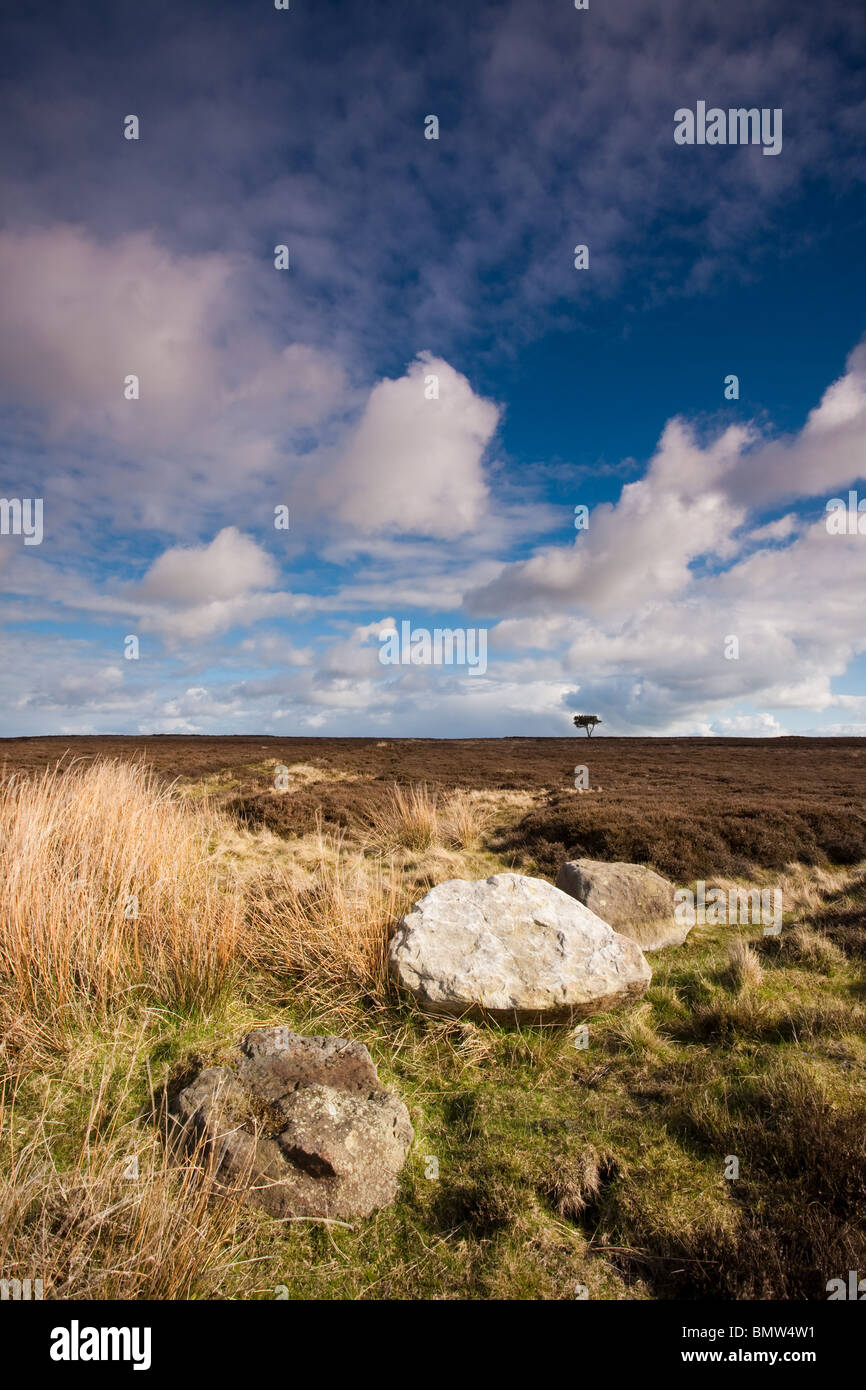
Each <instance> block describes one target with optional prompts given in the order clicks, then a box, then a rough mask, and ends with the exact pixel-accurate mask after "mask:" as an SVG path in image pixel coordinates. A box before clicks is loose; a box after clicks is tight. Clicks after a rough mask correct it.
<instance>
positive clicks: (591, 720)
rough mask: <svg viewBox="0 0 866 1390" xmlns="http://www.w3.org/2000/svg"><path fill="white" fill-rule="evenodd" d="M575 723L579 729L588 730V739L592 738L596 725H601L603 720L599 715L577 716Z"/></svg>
mask: <svg viewBox="0 0 866 1390" xmlns="http://www.w3.org/2000/svg"><path fill="white" fill-rule="evenodd" d="M574 722H575V724H576V725H577V727H578V728H579V729H586V736H587V738H592V731H593V729H594V728H595V726H596V724H600V723H601V720H600V719H599V717H598V715H597V714H576V715H575V716H574Z"/></svg>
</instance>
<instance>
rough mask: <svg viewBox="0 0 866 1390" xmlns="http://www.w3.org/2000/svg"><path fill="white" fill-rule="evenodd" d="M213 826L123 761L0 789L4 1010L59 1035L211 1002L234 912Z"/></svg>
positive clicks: (225, 964) (231, 954)
mask: <svg viewBox="0 0 866 1390" xmlns="http://www.w3.org/2000/svg"><path fill="white" fill-rule="evenodd" d="M208 833H209V832H208V822H207V821H206V820H204V819H203V816H202V814H201V813H196V812H194V811H192V810H190V809H188V808H186V807H184V806H183V805H181V804H180V802H179V800H178V799H177V798H176V797H175V795H174V794H173V793H172V791H171V789H170V788H169V789H166V788H165V787H161V786H160V785H159V784H157V783H156V782H155V780H154V779H153V777H152V775H151V774H150V773H148V772H146V771H143V770H142V769H140V768H138V769H137V768H135V767H134V766H131V765H129V764H123V763H119V762H106V763H99V764H95V765H91V766H89V767H86V768H80V767H76V766H74V765H73V766H70V767H67V768H66V769H65V770H63V769H62V768H61V769H55V770H53V771H49V772H46V773H43V774H42V775H41V776H40V777H38V778H35V779H33V780H30V781H17V780H15V779H12V780H11V781H9V782H7V783H6V784H5V785H4V786H3V787H2V789H0V1007H2V1008H3V1011H4V1013H5V1014H6V1016H7V1017H9V1016H12V1017H19V1018H20V1017H21V1016H22V1015H24V1016H30V1017H32V1018H34V1019H35V1020H38V1021H39V1023H40V1025H42V1026H44V1025H46V1024H47V1023H50V1026H51V1027H52V1028H54V1029H60V1030H62V1031H66V1030H68V1029H70V1028H72V1027H80V1026H82V1025H84V1024H85V1023H86V1022H87V1021H88V1020H90V1019H92V1018H93V1017H94V1016H98V1015H104V1014H106V1013H107V1012H109V1011H110V1010H112V1009H114V1008H117V1007H118V1006H120V1005H124V1006H127V1005H129V1004H131V1003H132V1002H134V998H135V996H136V995H141V996H144V995H147V996H150V997H156V998H158V999H159V1001H160V1002H161V1003H162V1004H164V1005H167V1006H168V1007H170V1008H176V1009H181V1010H187V1011H188V1010H190V1009H195V1008H199V1007H203V1006H206V1005H208V1004H209V1003H211V1002H212V1001H213V1000H214V999H215V998H216V997H217V996H218V995H219V994H220V992H221V991H222V990H223V989H224V988H225V986H226V985H227V983H228V981H229V979H230V976H231V973H232V970H233V966H234V962H235V956H236V949H237V944H238V939H239V933H240V929H241V923H242V903H241V901H240V898H239V897H238V896H237V895H235V894H233V893H232V892H231V891H226V889H225V886H224V885H223V884H222V883H221V882H220V879H219V876H218V875H217V873H216V872H215V869H214V865H213V862H212V858H211V853H210V849H209V845H208Z"/></svg>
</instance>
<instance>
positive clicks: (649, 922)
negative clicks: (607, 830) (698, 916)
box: [556, 859, 690, 951]
mask: <svg viewBox="0 0 866 1390" xmlns="http://www.w3.org/2000/svg"><path fill="white" fill-rule="evenodd" d="M556 886H557V888H561V889H562V891H563V893H569V894H570V895H571V896H572V897H573V898H576V899H577V901H578V902H580V903H583V904H584V906H585V907H588V908H589V909H590V911H591V912H596V913H598V916H599V917H603V918H604V920H605V922H609V923H610V925H611V926H612V927H613V929H614V931H617V932H620V933H621V934H622V935H623V936H630V937H631V939H632V940H633V941H636V942H637V943H638V945H639V946H640V948H641V950H643V951H658V950H660V949H661V948H662V946H681V945H682V943H683V942H684V941H685V939H686V937H687V936H688V934H689V930H690V924H688V923H684V922H677V921H676V920H675V919H674V891H675V890H674V885H673V884H672V883H669V882H668V880H667V879H666V878H662V876H661V874H657V873H655V872H654V870H652V869H648V868H647V867H646V865H645V864H624V863H611V864H607V863H605V862H604V861H603V860H600V859H573V860H572V861H571V862H570V863H568V864H563V866H562V868H561V869H560V871H559V877H558V878H557V880H556Z"/></svg>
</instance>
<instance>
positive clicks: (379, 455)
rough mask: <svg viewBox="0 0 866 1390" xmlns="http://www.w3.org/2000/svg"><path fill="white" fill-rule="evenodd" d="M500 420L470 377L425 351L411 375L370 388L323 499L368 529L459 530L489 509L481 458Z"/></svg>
mask: <svg viewBox="0 0 866 1390" xmlns="http://www.w3.org/2000/svg"><path fill="white" fill-rule="evenodd" d="M434 391H435V392H436V393H437V394H436V395H435V396H434V395H433V392H434ZM498 418H499V411H498V408H497V407H496V405H495V404H494V403H493V402H492V401H489V400H485V399H484V398H483V397H481V396H478V395H476V393H475V392H474V391H473V390H472V387H471V386H470V384H469V382H468V381H467V379H466V377H465V376H462V375H461V374H460V373H459V372H457V371H455V369H454V368H453V367H452V366H451V365H450V364H449V363H448V362H445V361H443V360H442V359H441V358H437V357H434V356H433V355H432V354H431V353H429V352H422V353H420V354H419V356H418V357H417V359H416V360H415V361H414V362H413V363H412V364H411V365H410V367H409V369H408V371H407V372H406V373H405V375H404V376H402V377H399V378H398V379H397V380H387V379H386V380H384V381H380V382H379V383H378V384H377V385H376V386H375V387H374V388H373V390H372V391H371V392H370V396H369V399H368V401H367V404H366V406H365V409H364V413H363V415H362V417H361V419H360V421H359V423H358V425H357V428H356V429H355V430H354V431H353V432H352V434H351V436H350V437H349V438H348V440H347V441H346V443H345V445H344V446H343V448H342V449H341V451H340V455H339V459H338V463H337V466H336V467H335V469H334V470H333V473H332V474H331V476H330V477H329V478H328V479H327V480H326V481H325V483H324V484H323V487H322V495H323V498H330V499H331V500H332V505H333V508H334V511H335V514H336V515H337V516H338V517H339V519H340V520H341V521H343V522H346V523H348V524H350V525H352V526H354V527H358V528H360V529H361V530H362V531H364V532H371V533H375V532H383V531H391V532H394V531H398V532H403V533H416V534H419V535H424V536H437V537H443V538H451V537H456V536H460V535H462V534H464V533H465V532H467V531H469V530H470V529H472V528H473V527H476V526H477V525H478V523H479V521H480V520H481V516H482V514H483V509H484V506H485V503H486V501H487V484H486V482H485V479H484V473H483V469H482V459H483V456H484V452H485V450H486V449H487V446H488V445H489V443H490V441H491V438H492V437H493V433H494V431H495V429H496V425H497V421H498Z"/></svg>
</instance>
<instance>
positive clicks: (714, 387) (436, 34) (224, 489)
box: [0, 0, 866, 736]
mask: <svg viewBox="0 0 866 1390" xmlns="http://www.w3.org/2000/svg"><path fill="white" fill-rule="evenodd" d="M756 10H757V12H756ZM3 29H4V32H3V35H2V39H3V42H2V44H0V53H2V58H0V121H2V128H3V130H4V140H3V141H2V142H0V181H2V198H0V281H2V285H3V293H2V296H0V300H2V306H0V430H2V435H3V438H2V450H0V496H2V497H4V498H6V499H15V498H18V499H26V498H41V499H42V500H43V509H44V534H43V537H42V540H41V543H40V544H38V545H26V544H25V543H24V540H25V538H24V537H23V536H21V535H16V534H14V533H13V534H7V535H0V586H2V592H3V607H2V630H0V641H2V648H3V661H2V674H0V683H2V684H0V696H2V709H3V719H2V727H0V732H2V733H3V734H5V735H13V734H36V733H75V732H81V733H94V732H95V733H98V732H106V733H113V732H131V733H137V732H142V733H149V732H173V731H176V732H186V731H188V732H203V733H245V732H259V731H260V732H270V733H274V734H286V735H289V734H309V733H319V734H322V735H327V734H338V735H353V734H357V735H360V734H375V735H377V736H378V735H387V734H390V735H394V736H398V735H411V736H423V735H443V736H445V735H448V736H454V735H466V736H470V735H478V736H481V735H498V734H508V733H523V734H559V733H566V732H568V731H569V729H570V727H571V715H572V713H574V712H575V711H584V710H591V711H594V712H597V713H598V714H600V715H601V716H602V718H603V719H604V726H603V731H606V732H609V733H622V734H656V733H658V734H662V733H673V734H708V735H713V734H714V735H725V734H737V735H739V734H746V735H750V734H753V735H762V734H781V733H786V732H792V733H805V732H817V733H828V734H832V733H861V734H866V684H864V676H866V667H864V653H866V625H864V623H863V619H862V607H863V600H862V596H863V592H864V579H866V518H864V534H863V535H860V534H853V535H831V534H829V532H828V530H827V526H826V522H825V506H826V502H827V501H828V499H830V498H832V497H837V496H842V497H846V498H847V495H848V491H849V490H851V489H853V490H857V489H859V494H858V495H859V496H860V497H863V498H866V450H864V440H866V348H864V347H863V346H862V342H863V339H864V334H866V274H864V269H863V257H862V247H863V244H864V232H866V154H864V142H863V134H864V129H866V96H864V92H866V86H864V80H863V77H864V58H866V16H864V14H863V13H862V11H860V10H858V9H857V8H855V7H851V6H848V5H846V4H839V3H830V4H827V5H823V6H821V7H818V6H806V5H802V6H791V5H790V4H783V3H764V4H761V5H760V6H758V7H755V6H754V4H753V3H752V0H749V3H742V2H741V0H734V3H732V4H726V5H725V6H723V7H720V6H717V5H713V4H709V3H703V0H697V3H696V2H695V0H654V3H644V0H636V2H635V3H632V0H622V2H621V3H618V4H609V3H608V4H601V3H600V0H598V3H597V2H596V0H590V8H589V9H588V10H584V11H576V10H575V9H574V8H573V6H570V5H569V4H568V3H566V0H543V3H542V0H534V2H533V0H511V3H500V2H499V0H497V2H496V3H488V2H487V0H479V3H478V4H477V5H473V6H471V7H469V6H465V5H463V4H459V5H458V4H456V3H451V2H450V0H447V2H446V3H441V4H439V5H436V6H429V7H426V6H414V5H413V6H408V5H406V4H405V3H401V4H392V3H390V0H381V3H378V4H377V5H376V6H369V5H365V4H362V3H360V0H355V2H354V3H348V2H347V0H332V3H321V0H319V2H318V3H315V4H314V3H312V0H307V2H305V0H291V7H290V9H289V10H288V11H277V10H275V9H273V8H268V6H267V5H265V4H264V3H262V4H261V5H256V6H251V5H249V4H247V3H244V4H232V5H228V4H222V5H220V4H208V5H204V4H188V5H184V6H182V7H178V6H176V5H174V6H172V5H168V4H162V3H160V0H156V3H154V4H152V5H149V6H148V7H147V10H146V12H145V11H142V10H140V9H137V8H135V7H130V6H119V5H117V4H106V5H102V6H100V5H94V4H92V3H91V4H87V5H77V4H71V3H69V4H62V5H60V6H58V7H54V8H52V10H51V14H50V19H49V18H47V12H46V11H45V9H44V7H41V6H40V7H35V6H34V7H30V6H27V5H23V6H19V7H16V10H15V13H14V14H11V15H10V16H9V17H8V18H7V20H6V21H5V23H4V26H3ZM698 101H706V102H707V104H708V106H713V105H716V106H718V107H720V108H722V109H728V108H730V107H740V106H744V107H756V108H759V109H763V108H769V109H773V110H775V109H780V110H781V111H782V113H783V133H784V134H783V145H782V149H781V152H780V153H779V154H778V155H777V156H774V157H766V156H764V154H763V152H762V149H761V148H760V146H734V145H732V146H709V145H705V146H682V145H677V144H676V143H675V142H674V139H673V131H674V112H675V111H676V110H678V109H681V108H691V109H694V108H695V106H696V103H697V102H698ZM129 114H134V115H137V116H138V119H139V123H140V129H139V138H138V139H137V140H126V139H125V138H124V134H123V130H124V119H125V117H126V116H127V115H129ZM431 114H432V115H435V116H436V117H437V118H438V121H439V138H438V139H437V140H428V139H426V138H425V121H426V118H427V117H428V116H429V115H431ZM282 244H285V245H287V246H288V248H289V257H290V265H289V269H288V270H277V269H276V268H275V266H274V248H275V247H276V246H278V245H282ZM578 244H583V245H587V246H588V247H589V253H590V255H589V267H588V268H587V269H585V270H576V269H575V266H574V247H575V246H576V245H578ZM730 373H734V374H736V375H737V377H738V378H739V399H737V400H726V399H725V394H724V382H725V378H726V376H728V374H730ZM129 374H135V375H136V376H138V378H139V391H140V394H139V399H137V400H133V401H130V400H126V399H124V394H123V389H124V380H125V378H126V377H127V375H129ZM431 376H432V377H435V378H436V379H437V383H438V396H437V397H435V398H430V396H429V394H428V388H427V382H428V379H429V378H430V377H431ZM578 504H585V505H586V506H588V507H589V509H590V511H589V524H588V526H587V528H586V529H585V530H583V531H581V532H576V531H575V528H574V524H573V518H574V508H575V506H576V505H578ZM280 505H285V506H288V508H289V510H290V517H291V524H290V528H289V530H288V531H285V530H276V529H275V528H274V509H275V507H277V506H280ZM403 620H409V621H410V622H411V623H412V625H413V627H414V628H426V629H428V630H432V629H434V628H436V627H450V628H482V629H484V630H485V632H486V634H487V643H488V654H487V662H486V670H484V672H483V673H482V672H480V671H475V672H473V671H470V670H469V669H467V668H466V667H465V666H462V667H461V666H460V665H444V666H432V665H429V664H426V665H425V664H419V665H408V666H399V667H392V666H387V665H383V663H382V662H381V661H380V659H379V657H380V652H381V649H382V643H381V634H382V633H383V632H385V631H387V630H388V628H389V627H390V626H391V625H393V624H394V623H396V624H397V625H398V627H399V625H400V623H401V622H402V621H403ZM129 635H135V636H136V637H137V638H138V644H139V657H138V659H137V660H128V659H126V657H125V650H126V649H128V644H125V638H126V637H127V636H129ZM732 637H735V638H736V639H737V642H736V650H737V655H736V657H732V656H731V655H730V652H731V650H732V648H731V642H730V640H729V639H731V638H732Z"/></svg>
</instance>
